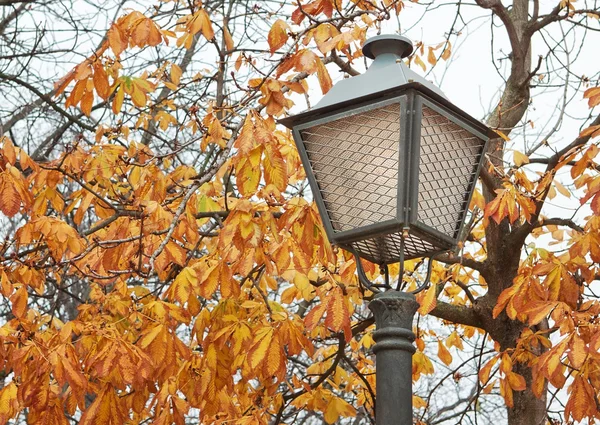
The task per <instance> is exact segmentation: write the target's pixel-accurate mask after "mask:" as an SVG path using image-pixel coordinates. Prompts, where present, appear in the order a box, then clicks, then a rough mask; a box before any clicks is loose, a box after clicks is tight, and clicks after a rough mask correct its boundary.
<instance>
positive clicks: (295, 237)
mask: <svg viewBox="0 0 600 425" xmlns="http://www.w3.org/2000/svg"><path fill="white" fill-rule="evenodd" d="M0 6H2V17H1V19H0V37H2V40H3V43H4V44H3V45H1V46H0V49H1V52H2V53H1V56H0V60H1V61H2V62H1V67H0V90H1V91H2V95H3V98H4V99H5V102H3V103H2V105H1V106H0V111H1V112H0V120H1V121H0V127H1V129H2V133H3V134H4V136H2V141H1V148H0V211H2V213H3V214H4V217H3V218H2V223H3V229H2V231H1V232H2V237H3V241H2V243H1V244H0V253H1V256H0V293H1V294H2V297H3V299H4V300H6V302H5V303H4V304H3V306H2V307H1V309H2V310H1V314H2V317H3V319H2V322H1V324H2V327H0V342H1V344H0V362H1V364H2V372H1V376H2V377H3V381H0V382H3V385H2V389H1V390H0V423H6V422H8V421H11V420H12V421H14V422H15V423H19V422H20V421H22V420H24V419H26V420H27V421H28V422H29V423H36V424H37V423H52V424H66V423H82V424H88V423H89V424H91V423H93V424H121V423H156V424H163V423H164V424H167V423H176V424H184V423H204V424H209V423H211V424H212V423H216V424H222V423H235V424H250V423H257V424H274V425H275V424H282V423H292V422H293V423H320V422H321V421H322V420H324V421H325V422H327V423H334V422H336V421H338V420H339V421H340V422H341V423H367V422H373V421H374V418H373V412H374V405H375V401H376V398H375V394H374V388H375V386H374V375H373V372H374V366H373V364H374V363H373V356H372V355H371V354H370V351H369V349H370V347H371V346H372V344H373V341H372V338H371V331H372V323H373V320H372V318H371V317H370V316H369V314H368V311H367V309H366V308H365V305H366V302H367V301H368V300H369V299H370V298H371V297H372V295H373V294H372V293H370V292H369V291H367V290H365V289H364V288H362V287H361V286H360V285H359V284H358V282H357V279H356V276H355V263H354V260H353V258H352V257H351V256H350V255H349V254H348V253H346V252H344V251H341V250H338V249H336V248H334V247H331V246H330V245H329V243H328V242H327V240H326V237H325V235H324V231H323V229H322V227H321V223H320V219H319V217H318V214H317V211H316V209H315V207H314V206H313V205H312V204H311V203H310V202H309V201H307V199H306V198H305V195H306V183H305V176H304V174H303V170H302V168H301V166H300V161H299V158H298V155H297V153H296V150H295V148H294V145H293V142H292V140H291V137H290V134H289V133H288V132H287V131H285V130H284V129H283V128H281V127H280V126H277V124H276V121H275V120H276V119H277V118H278V117H281V116H284V115H285V114H288V113H290V110H291V109H292V108H293V107H294V105H295V104H297V105H296V108H300V107H301V104H302V103H303V102H306V103H307V104H308V105H310V103H311V101H312V99H314V98H316V97H318V96H319V92H322V93H325V92H327V91H328V90H329V88H330V87H331V86H332V75H333V77H334V78H337V76H338V74H340V73H341V74H346V75H349V76H352V75H356V74H358V73H359V69H360V68H361V63H362V60H361V53H360V48H359V47H360V46H361V44H362V43H363V42H364V40H365V38H366V37H367V35H369V34H371V33H375V32H376V31H377V30H378V29H379V28H381V27H382V26H383V27H385V26H386V25H387V26H389V25H390V21H391V20H393V19H396V17H398V19H399V20H400V21H402V20H403V19H404V18H403V14H405V13H407V11H406V10H405V9H409V8H413V9H414V8H418V10H420V11H422V12H424V13H425V15H424V19H427V15H428V14H429V13H432V11H433V10H435V9H436V8H437V7H442V6H439V5H437V4H424V5H418V4H410V3H406V4H404V3H403V2H402V1H397V0H396V1H395V0H380V1H375V0H372V1H367V0H352V1H342V0H302V1H300V2H299V3H296V2H288V3H281V2H274V1H273V2H271V1H263V2H255V3H250V2H242V1H233V0H210V1H204V2H202V1H199V0H196V1H161V2H155V4H152V5H151V7H148V5H147V4H145V3H144V2H141V3H140V4H136V3H135V2H126V1H116V0H115V1H111V2H106V4H103V5H100V6H98V5H95V4H94V3H88V2H85V1H73V2H72V3H70V4H65V2H53V1H45V2H42V1H11V0H9V1H0ZM465 6H466V5H465V4H463V3H462V2H458V4H456V5H455V4H449V5H443V7H445V8H448V10H450V9H452V13H448V14H447V15H446V19H449V20H448V21H445V22H444V25H447V26H448V28H449V30H448V31H447V32H446V37H445V38H444V39H437V40H430V39H427V34H425V35H424V39H423V40H422V41H421V42H419V43H417V46H416V47H417V49H416V51H415V53H414V54H413V55H412V56H411V57H410V58H409V62H410V63H411V65H412V66H414V67H421V68H423V71H427V70H431V69H432V68H435V67H441V66H444V65H443V62H444V61H448V62H450V61H451V60H452V58H453V55H456V46H457V45H460V41H461V37H464V36H463V35H462V33H463V32H464V31H467V30H468V29H469V28H471V26H472V22H474V21H472V20H470V19H465V14H466V12H465V11H464V7H465ZM470 6H474V7H476V8H477V9H475V10H477V12H476V13H477V14H479V15H481V16H483V17H484V18H485V19H487V20H488V21H489V22H490V23H491V24H492V25H491V28H492V30H491V34H492V35H494V34H502V35H503V36H504V37H506V39H507V43H506V45H505V46H504V48H507V49H510V54H509V55H508V58H506V59H504V61H505V62H504V63H505V64H509V65H508V66H507V67H506V69H505V72H502V70H500V71H499V72H500V74H501V76H502V77H503V78H504V83H503V85H502V87H501V88H500V90H501V94H500V96H499V97H498V99H495V100H492V102H494V107H493V108H492V109H491V111H490V112H489V114H488V115H487V119H486V121H487V124H488V125H489V126H491V127H492V128H494V129H496V130H497V132H498V135H499V136H498V137H497V138H496V139H494V140H492V141H491V148H490V150H489V154H488V156H487V161H488V162H487V163H486V164H485V167H484V170H483V171H482V175H481V190H480V191H479V192H478V193H477V194H476V196H475V197H474V199H473V202H472V205H471V214H470V219H469V229H468V230H469V234H468V237H467V240H466V242H465V245H464V247H462V248H463V249H462V251H461V252H459V253H451V254H448V255H446V256H444V257H441V258H439V259H438V261H437V262H436V263H435V266H434V273H433V275H432V285H431V287H430V288H429V289H428V290H427V291H425V292H424V293H422V294H421V295H420V298H419V301H420V303H421V308H420V313H421V314H422V315H423V317H420V318H419V321H418V323H417V341H416V345H417V349H418V351H417V353H416V354H415V357H414V365H413V379H414V380H415V385H416V389H417V393H416V394H417V395H416V396H415V398H414V403H415V420H416V421H420V423H427V424H437V423H443V422H446V423H457V422H459V423H463V422H464V423H471V422H469V421H474V422H475V423H476V421H477V418H478V416H479V418H480V420H482V419H481V417H482V416H483V417H484V418H485V419H484V421H485V422H491V421H492V420H498V418H497V417H494V415H497V414H499V413H498V410H497V409H494V408H491V407H489V406H497V403H498V400H499V399H500V398H501V399H502V405H506V406H507V409H506V412H507V413H506V417H507V421H508V423H509V424H510V425H519V424H545V423H562V422H565V423H570V422H573V421H581V420H589V421H590V423H591V422H593V421H594V420H595V419H599V418H600V410H599V408H598V406H599V405H598V402H599V399H598V388H600V375H599V374H598V362H599V361H600V358H599V357H598V354H597V353H598V349H599V348H600V332H599V331H600V329H599V326H598V321H599V316H600V304H599V303H598V300H597V296H596V295H595V292H594V287H593V286H594V283H595V282H596V281H597V280H598V262H600V248H599V246H600V237H599V234H600V233H599V229H600V185H599V184H598V182H600V177H599V175H598V164H597V163H596V162H595V158H596V156H597V154H598V146H597V144H598V139H597V138H596V136H598V135H600V116H595V115H594V114H593V113H594V111H593V110H592V111H590V112H589V115H588V116H587V117H585V118H584V119H582V120H580V123H579V125H581V132H580V133H579V134H575V133H573V134H570V135H569V137H571V139H570V141H568V142H566V143H565V142H563V141H561V140H560V139H559V138H558V134H559V133H558V130H559V128H560V126H561V125H562V124H563V123H564V122H566V120H567V117H569V116H571V115H572V114H571V112H570V111H571V109H572V108H574V107H575V106H574V102H572V101H571V98H572V96H575V98H576V99H581V98H585V99H588V102H589V107H590V108H593V107H594V106H596V105H597V104H598V103H600V87H596V85H598V83H597V75H595V76H593V77H585V76H583V75H582V74H581V73H579V74H577V73H576V72H579V71H574V67H575V64H576V63H578V62H577V60H578V59H580V55H579V53H578V52H579V51H581V50H582V49H583V48H584V47H585V46H586V43H587V42H586V37H590V35H589V34H588V33H592V32H593V31H597V30H598V18H599V17H600V9H599V8H598V6H597V4H596V3H593V4H585V5H580V4H579V3H577V4H575V2H571V1H568V0H566V1H561V2H560V3H558V2H557V3H556V4H553V5H552V7H550V8H548V10H545V7H546V6H544V5H540V4H539V2H538V1H537V0H535V1H533V2H529V1H527V0H514V1H513V2H512V4H503V3H502V2H500V1H499V0H476V4H475V5H470ZM40 22H42V24H40ZM558 32H560V35H559V36H558V37H559V39H558V40H556V37H555V35H556V34H558ZM573 39H575V40H577V43H573V44H571V43H570V42H569V41H570V40H573ZM532 40H534V41H535V43H532ZM494 49H496V47H493V49H492V50H494ZM535 54H539V59H537V60H533V59H532V57H533V56H534V55H535ZM565 58H566V60H565ZM495 63H496V62H495ZM557 63H558V65H557ZM588 72H589V71H588ZM591 72H594V70H591ZM52 83H55V84H54V85H52ZM313 86H314V87H315V88H314V89H313V88H312V87H313ZM553 86H558V87H559V88H560V94H559V95H558V98H559V99H560V101H559V102H558V103H559V108H558V112H557V114H556V115H555V116H554V117H552V119H553V120H554V122H555V124H554V125H553V126H552V128H551V130H550V131H546V132H545V133H542V132H539V131H538V132H537V133H535V134H534V136H533V141H531V139H529V138H528V137H530V136H531V134H530V133H527V132H526V131H525V130H524V128H523V126H524V125H531V126H532V127H533V125H534V123H533V122H531V121H530V120H529V119H528V116H529V115H528V114H529V113H530V112H531V108H532V106H531V104H532V99H534V98H535V96H537V95H539V94H540V93H544V92H546V91H547V90H548V89H549V88H552V87H553ZM315 91H316V93H315ZM488 100H489V99H488ZM561 105H562V106H561ZM517 142H518V143H519V145H517ZM521 145H523V146H525V148H524V149H519V148H518V147H517V146H521ZM560 170H565V172H566V174H563V173H560V174H559V171H560ZM555 196H556V197H557V199H561V198H560V197H562V199H563V202H564V199H565V198H568V199H570V200H571V201H570V202H575V201H577V203H578V204H579V205H578V208H577V211H576V213H577V212H579V211H582V212H583V213H582V214H577V215H576V214H573V215H571V214H568V215H559V214H557V215H554V211H555V210H556V209H552V208H548V207H547V200H548V199H552V198H554V197H555ZM548 212H551V213H553V214H552V215H548ZM559 212H562V210H559ZM553 244H554V245H553ZM555 247H558V249H555ZM420 266H421V261H418V260H412V261H407V262H406V267H405V269H406V270H407V274H406V276H405V277H404V279H405V280H406V285H407V287H408V288H410V287H411V286H414V285H415V281H416V280H418V279H419V278H421V277H422V276H421V274H422V270H421V267H420ZM364 267H365V268H366V270H367V272H368V274H369V277H370V278H372V279H376V278H377V277H378V275H379V270H378V268H377V267H376V266H375V265H373V264H369V263H366V262H365V263H364ZM391 272H392V275H394V273H395V275H396V276H395V277H396V278H398V276H397V274H398V267H395V268H394V267H392V270H391ZM434 317H435V318H439V319H441V321H436V320H437V319H433V318H434ZM423 322H427V325H423ZM432 347H433V348H432ZM459 359H460V360H459ZM434 363H435V368H436V369H438V371H441V372H439V373H437V374H434V375H432V374H433V372H434ZM444 365H446V366H447V367H448V369H447V372H444V371H443V370H444V367H445V366H444ZM448 385H450V386H448ZM452 385H456V387H455V390H454V396H453V397H454V398H453V399H451V400H450V398H448V399H446V400H450V401H446V403H445V404H444V403H442V402H441V401H440V399H439V397H438V395H439V393H440V391H446V392H447V394H450V392H451V391H453V390H452ZM563 402H566V404H564V405H561V403H563ZM557 406H558V408H557ZM500 415H501V413H500ZM501 419H502V415H501Z"/></svg>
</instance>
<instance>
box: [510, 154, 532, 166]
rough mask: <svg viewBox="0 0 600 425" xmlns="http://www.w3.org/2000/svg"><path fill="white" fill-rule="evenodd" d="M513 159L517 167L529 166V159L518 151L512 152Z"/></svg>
mask: <svg viewBox="0 0 600 425" xmlns="http://www.w3.org/2000/svg"><path fill="white" fill-rule="evenodd" d="M513 158H514V161H515V165H516V166H517V167H520V166H521V165H523V164H529V157H528V156H527V155H525V154H522V153H521V152H519V151H514V152H513Z"/></svg>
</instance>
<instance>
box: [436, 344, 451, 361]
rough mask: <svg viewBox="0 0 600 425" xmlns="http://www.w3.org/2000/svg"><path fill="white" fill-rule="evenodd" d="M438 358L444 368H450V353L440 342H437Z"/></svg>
mask: <svg viewBox="0 0 600 425" xmlns="http://www.w3.org/2000/svg"><path fill="white" fill-rule="evenodd" d="M438 357H439V358H440V360H441V361H442V362H444V364H445V365H446V366H450V363H452V354H450V351H448V349H447V348H446V347H445V346H444V344H442V341H438Z"/></svg>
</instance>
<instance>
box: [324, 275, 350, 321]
mask: <svg viewBox="0 0 600 425" xmlns="http://www.w3.org/2000/svg"><path fill="white" fill-rule="evenodd" d="M328 297H330V298H331V299H330V300H329V302H328V303H327V317H326V318H325V326H327V327H328V328H330V329H331V330H333V331H335V332H339V331H341V330H343V329H344V327H345V326H346V324H347V323H350V313H349V311H348V303H347V302H346V298H345V297H344V293H343V292H342V288H340V287H339V286H336V287H335V288H333V289H332V290H331V291H330V292H329V295H328Z"/></svg>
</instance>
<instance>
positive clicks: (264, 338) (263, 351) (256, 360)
mask: <svg viewBox="0 0 600 425" xmlns="http://www.w3.org/2000/svg"><path fill="white" fill-rule="evenodd" d="M272 338H273V328H271V327H263V328H261V329H260V330H259V331H258V332H257V333H256V336H255V337H254V341H253V343H252V346H251V347H250V350H249V351H248V357H247V358H248V364H249V365H250V368H251V369H256V368H257V367H258V366H259V365H260V364H261V363H262V362H263V360H264V359H265V356H266V355H267V350H268V348H269V346H270V344H271V339H272Z"/></svg>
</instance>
